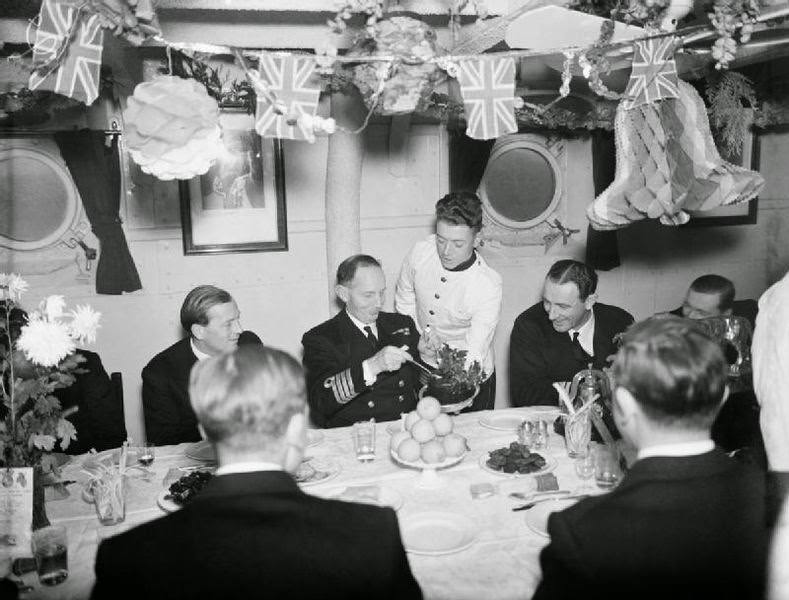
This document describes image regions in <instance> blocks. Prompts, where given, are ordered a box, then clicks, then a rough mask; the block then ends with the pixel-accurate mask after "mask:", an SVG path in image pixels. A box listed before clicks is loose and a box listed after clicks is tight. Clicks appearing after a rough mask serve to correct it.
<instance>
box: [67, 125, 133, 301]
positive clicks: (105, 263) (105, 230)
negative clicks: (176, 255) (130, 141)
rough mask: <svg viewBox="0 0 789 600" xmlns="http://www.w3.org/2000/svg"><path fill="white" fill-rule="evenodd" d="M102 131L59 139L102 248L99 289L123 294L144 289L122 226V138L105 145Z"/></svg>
mask: <svg viewBox="0 0 789 600" xmlns="http://www.w3.org/2000/svg"><path fill="white" fill-rule="evenodd" d="M105 139H106V136H105V134H104V132H102V131H90V130H88V129H82V130H81V131H60V132H57V133H56V134H55V141H56V142H57V144H58V147H59V148H60V153H61V154H62V155H63V159H64V160H65V161H66V165H67V166H68V168H69V171H71V176H72V177H73V178H74V183H75V184H76V185H77V190H79V195H80V196H81V197H82V204H83V206H84V207H85V212H86V213H87V215H88V219H89V220H90V224H91V227H92V229H93V233H95V234H96V237H97V238H99V243H100V245H101V251H100V253H99V263H98V265H97V266H96V292H97V293H99V294H121V293H123V292H133V291H135V290H139V289H140V288H142V284H141V283H140V276H139V275H138V274H137V267H136V266H135V265H134V261H133V260H132V257H131V254H130V253H129V246H128V245H127V243H126V236H125V235H124V234H123V229H121V219H120V217H119V216H118V210H119V209H120V201H121V199H120V187H121V174H120V160H119V158H118V138H117V136H112V143H111V144H110V145H109V146H107V145H106V144H105Z"/></svg>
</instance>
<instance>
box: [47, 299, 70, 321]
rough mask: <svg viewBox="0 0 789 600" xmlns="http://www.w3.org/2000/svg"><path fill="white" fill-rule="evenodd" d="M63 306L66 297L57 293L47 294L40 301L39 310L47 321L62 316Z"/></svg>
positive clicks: (64, 306)
mask: <svg viewBox="0 0 789 600" xmlns="http://www.w3.org/2000/svg"><path fill="white" fill-rule="evenodd" d="M65 308H66V299H65V298H64V297H63V296H61V295H59V294H56V295H54V296H49V297H47V298H45V299H44V300H43V301H42V302H41V312H42V313H43V315H44V318H45V319H47V320H48V321H55V320H56V319H59V318H60V317H62V316H63V310H64V309H65Z"/></svg>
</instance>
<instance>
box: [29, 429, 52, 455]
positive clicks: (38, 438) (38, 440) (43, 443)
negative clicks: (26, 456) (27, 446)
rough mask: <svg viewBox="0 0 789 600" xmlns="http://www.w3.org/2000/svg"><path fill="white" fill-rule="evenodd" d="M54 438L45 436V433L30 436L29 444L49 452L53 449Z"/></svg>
mask: <svg viewBox="0 0 789 600" xmlns="http://www.w3.org/2000/svg"><path fill="white" fill-rule="evenodd" d="M56 441H57V440H56V439H55V436H52V435H47V434H45V433H33V434H30V443H31V444H32V445H33V446H35V447H36V448H39V449H41V450H45V451H47V452H51V451H52V450H53V448H54V447H55V442H56Z"/></svg>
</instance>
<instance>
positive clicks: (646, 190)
mask: <svg viewBox="0 0 789 600" xmlns="http://www.w3.org/2000/svg"><path fill="white" fill-rule="evenodd" d="M678 92H679V97H678V98H676V99H668V100H664V101H663V102H658V103H656V104H643V105H641V106H639V107H636V108H634V109H632V110H627V109H626V108H625V107H624V103H620V105H619V107H618V108H617V112H616V119H615V121H614V129H615V133H616V177H615V179H614V182H613V183H612V184H611V185H610V186H609V187H608V189H606V190H605V191H604V192H603V193H602V194H600V195H599V196H598V197H597V198H596V199H595V201H594V202H593V203H592V204H591V205H590V206H589V207H588V208H587V211H586V214H587V217H588V218H589V221H590V222H591V224H592V227H593V228H595V229H619V228H621V227H625V226H626V225H629V224H630V223H633V222H635V221H639V220H641V219H644V218H651V219H660V222H661V223H663V224H664V225H681V224H683V223H687V222H688V220H689V219H690V216H689V214H688V212H687V211H705V210H711V209H713V208H717V207H718V206H725V205H728V204H736V203H738V202H747V201H748V200H751V199H752V198H755V197H756V196H757V195H758V194H759V192H760V191H761V189H762V187H764V179H763V178H762V176H761V175H760V174H759V173H757V172H756V171H751V170H749V169H746V168H744V167H739V166H737V165H733V164H731V163H729V162H726V161H725V160H723V159H722V158H721V157H720V155H719V154H718V150H717V149H716V147H715V142H714V141H713V139H712V134H711V133H710V125H709V121H708V119H707V111H706V107H705V106H704V102H703V100H702V99H701V97H700V96H699V94H698V92H697V91H696V90H695V89H694V88H693V86H692V85H690V84H688V83H685V82H684V81H680V82H679V86H678Z"/></svg>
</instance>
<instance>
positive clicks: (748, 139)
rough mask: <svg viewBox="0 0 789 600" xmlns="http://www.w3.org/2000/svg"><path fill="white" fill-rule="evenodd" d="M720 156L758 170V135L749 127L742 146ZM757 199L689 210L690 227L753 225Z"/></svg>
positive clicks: (755, 219)
mask: <svg viewBox="0 0 789 600" xmlns="http://www.w3.org/2000/svg"><path fill="white" fill-rule="evenodd" d="M720 154H721V157H722V158H723V159H724V160H727V161H728V162H730V163H733V164H735V165H739V166H742V167H748V168H749V169H751V170H754V171H758V170H759V136H758V135H756V134H754V132H753V131H752V130H751V129H750V128H749V129H748V130H747V131H746V134H745V138H744V139H743V142H742V148H741V149H740V151H739V152H738V153H736V154H732V153H727V152H725V151H723V150H721V152H720ZM758 205H759V199H758V198H754V199H753V200H750V201H748V202H740V203H739V204H732V205H729V206H719V207H718V208H714V209H713V210H707V211H690V221H689V222H688V226H691V227H719V226H721V225H753V224H755V223H756V221H757V218H758Z"/></svg>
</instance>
